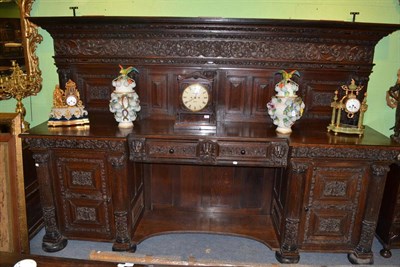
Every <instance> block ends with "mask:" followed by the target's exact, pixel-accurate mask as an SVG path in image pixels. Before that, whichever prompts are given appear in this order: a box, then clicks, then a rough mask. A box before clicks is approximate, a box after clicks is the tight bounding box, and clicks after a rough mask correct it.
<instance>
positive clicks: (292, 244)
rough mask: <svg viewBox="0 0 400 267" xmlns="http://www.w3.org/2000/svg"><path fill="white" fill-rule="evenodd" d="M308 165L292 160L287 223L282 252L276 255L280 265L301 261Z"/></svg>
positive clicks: (282, 238)
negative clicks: (300, 242)
mask: <svg viewBox="0 0 400 267" xmlns="http://www.w3.org/2000/svg"><path fill="white" fill-rule="evenodd" d="M307 169H308V164H307V163H305V162H296V161H295V160H292V161H291V163H290V167H289V172H288V179H289V180H288V193H287V200H286V203H287V206H286V208H285V222H284V226H283V229H282V236H281V240H280V241H281V245H280V250H279V251H277V252H276V253H275V257H276V259H277V260H278V261H279V262H280V263H297V262H299V260H300V255H299V251H298V235H299V224H300V214H301V207H302V203H303V194H302V192H304V184H305V179H306V174H307Z"/></svg>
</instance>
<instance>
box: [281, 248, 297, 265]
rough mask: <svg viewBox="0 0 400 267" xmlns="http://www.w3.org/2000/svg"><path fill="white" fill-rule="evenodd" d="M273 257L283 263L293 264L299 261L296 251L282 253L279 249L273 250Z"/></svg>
mask: <svg viewBox="0 0 400 267" xmlns="http://www.w3.org/2000/svg"><path fill="white" fill-rule="evenodd" d="M275 258H276V259H277V260H278V261H279V262H280V263H284V264H294V263H298V262H299V261H300V255H299V254H298V253H284V254H282V253H281V252H280V251H276V252H275Z"/></svg>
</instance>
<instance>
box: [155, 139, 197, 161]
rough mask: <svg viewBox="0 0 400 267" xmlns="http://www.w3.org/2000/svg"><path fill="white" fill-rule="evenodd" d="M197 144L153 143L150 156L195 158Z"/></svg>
mask: <svg viewBox="0 0 400 267" xmlns="http://www.w3.org/2000/svg"><path fill="white" fill-rule="evenodd" d="M196 148H197V143H195V142H191V143H179V142H175V143H172V142H171V143H170V142H152V143H151V144H149V145H148V148H147V150H148V156H149V157H152V156H155V157H157V156H162V157H165V156H167V155H169V156H170V157H177V156H178V157H179V156H182V157H185V158H186V157H187V158H194V157H195V156H196Z"/></svg>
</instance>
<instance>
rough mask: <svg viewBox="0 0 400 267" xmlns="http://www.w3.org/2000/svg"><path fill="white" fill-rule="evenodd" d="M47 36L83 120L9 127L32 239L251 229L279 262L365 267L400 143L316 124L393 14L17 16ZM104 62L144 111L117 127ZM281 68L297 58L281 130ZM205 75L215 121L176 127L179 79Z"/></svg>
mask: <svg viewBox="0 0 400 267" xmlns="http://www.w3.org/2000/svg"><path fill="white" fill-rule="evenodd" d="M31 20H32V21H33V22H34V23H37V24H38V25H39V26H41V27H43V28H44V29H46V30H48V31H49V33H50V34H51V35H52V37H53V39H54V48H55V57H54V58H55V63H56V66H57V68H58V73H59V78H60V84H64V83H65V82H66V81H67V80H68V79H72V80H74V81H75V82H76V83H77V86H78V89H79V90H80V92H81V96H82V100H83V102H84V104H85V106H86V107H87V109H88V111H89V117H90V126H83V127H65V128H63V127H53V128H52V127H48V126H47V124H46V123H43V124H41V125H39V126H37V127H35V128H33V129H31V130H30V131H29V132H27V133H26V134H23V135H22V138H24V139H25V140H26V142H27V143H28V144H29V146H30V149H31V150H32V153H33V158H34V159H35V162H36V165H37V174H38V177H39V181H40V192H41V202H42V207H43V214H44V221H45V224H46V234H45V236H44V238H43V248H44V249H45V250H47V251H57V250H60V249H63V248H64V247H65V246H66V245H67V240H68V239H85V240H103V241H110V242H113V250H116V251H135V249H136V245H137V244H138V243H139V242H141V241H142V240H144V239H145V238H147V237H150V236H152V235H157V234H161V233H169V232H176V231H184V232H213V233H220V234H235V235H240V236H247V237H251V238H254V239H256V240H259V241H261V242H263V243H264V244H266V245H267V246H268V247H269V248H270V249H272V250H275V251H276V258H277V260H278V261H279V262H282V263H296V262H298V261H299V259H300V251H330V252H345V253H348V258H349V260H350V262H352V263H359V264H364V263H372V262H373V254H372V252H371V246H372V241H373V238H374V233H375V228H376V224H377V219H378V213H379V208H380V204H381V200H382V196H383V188H384V185H385V180H386V174H387V172H388V171H389V166H390V164H392V163H393V162H394V161H395V159H396V158H397V157H398V155H399V152H400V146H398V145H396V144H394V143H392V142H391V140H390V139H389V138H387V137H385V136H383V135H382V134H380V133H378V132H376V131H375V130H373V129H370V128H368V127H366V129H365V134H364V135H363V136H362V137H358V136H354V135H334V134H330V133H328V132H327V130H326V126H327V125H328V123H329V121H330V114H331V112H332V111H331V108H330V102H331V101H332V98H333V94H334V91H335V90H337V89H338V88H339V87H340V86H341V85H343V84H346V83H347V82H349V81H350V80H351V79H352V78H355V79H357V81H358V82H360V83H363V85H364V86H365V88H366V89H367V87H368V86H367V85H368V77H369V75H370V73H371V71H372V67H373V51H374V47H375V45H376V43H377V42H378V41H379V40H380V39H381V38H382V37H384V36H386V35H388V34H390V33H391V32H393V31H395V30H397V29H399V28H400V26H399V25H384V24H367V23H345V22H326V21H286V20H252V19H212V18H125V17H119V18H118V17H80V18H31ZM118 64H122V65H124V66H128V65H132V66H135V67H136V68H137V69H138V70H139V74H137V75H136V76H135V80H136V84H137V92H138V94H139V96H140V100H141V106H142V110H141V111H140V112H139V117H138V119H137V121H135V122H134V127H133V128H131V129H119V128H118V126H117V123H116V122H115V120H114V119H113V117H112V114H111V113H110V112H109V111H108V103H109V96H110V94H111V92H112V90H113V88H112V86H111V81H112V79H113V78H115V76H116V75H117V72H118V70H119V67H118ZM280 69H289V70H292V69H297V70H298V71H299V72H300V73H301V77H300V78H299V79H298V80H297V82H298V83H299V86H300V90H299V95H300V96H301V97H302V98H303V100H304V102H305V103H306V109H305V111H304V115H303V118H302V119H301V120H299V121H298V122H296V124H295V125H294V126H293V132H292V134H291V135H279V134H277V133H276V132H275V126H274V125H273V124H272V122H271V120H270V118H269V117H268V115H267V113H266V107H265V106H266V103H267V102H268V101H269V100H270V98H271V96H272V95H273V94H274V86H275V84H276V83H277V81H279V77H277V75H275V73H276V72H277V71H278V70H280ZM193 72H197V73H200V74H202V75H205V76H208V75H212V77H213V84H212V86H213V94H214V95H213V96H212V99H213V107H215V114H216V129H215V130H196V129H193V128H191V129H187V130H185V129H178V128H176V127H174V122H175V115H176V112H177V109H178V97H179V93H178V77H179V76H180V75H183V76H185V75H188V74H190V73H193Z"/></svg>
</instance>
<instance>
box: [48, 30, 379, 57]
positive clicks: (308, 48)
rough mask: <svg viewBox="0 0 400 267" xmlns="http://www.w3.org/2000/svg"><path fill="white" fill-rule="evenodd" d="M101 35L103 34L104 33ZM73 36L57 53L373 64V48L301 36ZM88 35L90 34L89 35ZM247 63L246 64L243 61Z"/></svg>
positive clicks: (57, 47)
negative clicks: (310, 40)
mask: <svg viewBox="0 0 400 267" xmlns="http://www.w3.org/2000/svg"><path fill="white" fill-rule="evenodd" d="M100 35H101V34H100ZM100 35H99V37H98V38H99V39H73V40H68V42H65V41H64V40H59V39H56V40H55V42H54V47H55V52H56V56H61V57H65V56H69V57H78V56H79V57H106V58H110V57H114V58H115V57H117V58H123V57H126V58H138V57H139V58H165V57H170V58H171V57H172V58H198V57H202V58H226V59H229V58H236V59H239V58H241V59H246V60H250V62H251V60H262V61H265V60H266V59H268V60H269V61H271V60H280V61H282V60H286V61H287V60H291V61H324V62H353V63H358V64H359V63H370V62H371V58H372V52H373V51H372V50H371V49H370V48H369V47H363V46H359V45H356V44H351V45H350V44H347V45H341V44H323V43H302V42H299V40H298V38H286V39H287V40H285V41H283V42H287V43H285V44H284V46H285V49H282V46H283V44H282V42H279V41H280V40H276V39H274V40H271V41H251V40H247V41H246V40H245V41H243V40H241V41H235V40H231V41H230V42H227V41H226V40H215V39H214V40H209V39H208V40H207V39H203V40H201V41H199V39H193V40H187V39H181V38H178V39H153V40H151V39H105V38H102V39H101V37H100ZM86 38H87V36H86ZM242 64H243V63H242Z"/></svg>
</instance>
